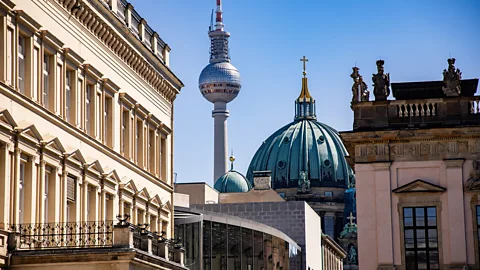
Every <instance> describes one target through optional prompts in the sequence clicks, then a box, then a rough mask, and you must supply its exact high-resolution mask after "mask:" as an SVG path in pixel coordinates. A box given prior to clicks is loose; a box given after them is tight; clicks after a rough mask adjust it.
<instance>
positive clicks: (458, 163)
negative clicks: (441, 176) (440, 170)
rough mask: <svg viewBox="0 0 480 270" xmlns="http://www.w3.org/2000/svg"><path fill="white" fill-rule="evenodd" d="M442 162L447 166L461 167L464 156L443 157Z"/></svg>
mask: <svg viewBox="0 0 480 270" xmlns="http://www.w3.org/2000/svg"><path fill="white" fill-rule="evenodd" d="M443 162H444V163H445V166H447V168H461V167H462V166H463V163H464V162H465V159H464V158H452V159H444V160H443Z"/></svg>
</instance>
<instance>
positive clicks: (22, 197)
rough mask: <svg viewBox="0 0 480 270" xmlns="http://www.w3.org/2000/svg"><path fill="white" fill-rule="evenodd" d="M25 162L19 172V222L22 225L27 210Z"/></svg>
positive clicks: (21, 163)
mask: <svg viewBox="0 0 480 270" xmlns="http://www.w3.org/2000/svg"><path fill="white" fill-rule="evenodd" d="M25 166H26V164H25V162H23V161H22V162H20V172H19V178H20V183H19V184H18V189H19V191H18V193H19V194H18V197H19V202H18V217H19V219H18V222H19V223H20V224H22V223H23V215H24V212H25V211H24V209H25V202H24V201H25Z"/></svg>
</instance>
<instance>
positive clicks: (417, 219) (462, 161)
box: [341, 59, 480, 270]
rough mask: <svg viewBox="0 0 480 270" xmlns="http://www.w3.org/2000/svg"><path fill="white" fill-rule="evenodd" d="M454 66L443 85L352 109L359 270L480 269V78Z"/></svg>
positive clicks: (413, 87) (407, 86)
mask: <svg viewBox="0 0 480 270" xmlns="http://www.w3.org/2000/svg"><path fill="white" fill-rule="evenodd" d="M379 62H380V61H378V62H377V65H378V64H379ZM381 62H382V63H381V65H383V61H381ZM448 62H449V64H450V66H449V69H448V70H446V71H444V81H443V82H442V81H433V82H408V83H392V84H391V87H392V92H393V95H394V98H395V100H381V97H379V96H378V93H379V92H377V93H376V94H375V95H376V100H375V101H366V100H362V101H354V102H353V103H352V110H353V111H354V125H353V131H349V132H343V133H341V136H342V139H343V140H344V142H345V144H346V146H347V148H348V149H349V152H350V153H351V154H352V162H353V163H354V164H355V176H356V189H357V190H356V191H357V219H358V220H357V221H358V223H357V224H358V251H359V255H358V258H359V268H360V269H385V270H386V269H403V270H410V269H413V270H415V269H480V267H479V265H480V264H479V259H480V257H479V254H480V251H479V241H478V240H479V239H480V234H479V226H480V224H479V221H480V197H479V191H480V189H479V187H480V177H479V175H480V171H479V169H480V166H479V165H478V164H479V163H478V160H479V158H480V148H479V146H480V127H479V124H480V118H478V109H477V108H478V96H475V93H476V91H477V85H478V79H472V80H460V79H461V77H460V76H456V75H455V74H457V75H458V72H459V71H458V69H457V70H455V68H454V66H453V64H454V63H455V59H453V61H452V59H449V61H448ZM452 62H453V64H452ZM379 71H380V70H379ZM379 74H381V73H380V72H379ZM382 74H383V67H382ZM374 76H377V75H374ZM374 78H375V77H374ZM383 78H385V77H383ZM387 78H388V76H387ZM378 84H379V83H378V81H377V82H376V85H378ZM384 85H387V86H388V87H389V81H388V83H387V84H384ZM452 85H454V86H455V87H453V90H454V91H450V90H452V89H451V88H452ZM457 86H458V87H457ZM375 87H377V86H375ZM377 90H378V88H376V89H375V90H374V91H377ZM449 91H450V92H449ZM452 92H453V94H452ZM387 93H388V92H387ZM387 96H388V94H387ZM379 99H380V100H379Z"/></svg>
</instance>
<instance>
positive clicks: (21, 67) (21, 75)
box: [18, 36, 26, 94]
mask: <svg viewBox="0 0 480 270" xmlns="http://www.w3.org/2000/svg"><path fill="white" fill-rule="evenodd" d="M25 49H26V48H25V38H24V37H22V36H18V90H19V91H20V93H22V94H25V60H26V59H25Z"/></svg>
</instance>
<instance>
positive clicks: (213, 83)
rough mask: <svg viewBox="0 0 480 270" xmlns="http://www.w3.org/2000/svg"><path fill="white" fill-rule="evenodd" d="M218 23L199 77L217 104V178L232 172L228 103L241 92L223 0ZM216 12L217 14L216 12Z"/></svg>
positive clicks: (204, 90) (211, 30)
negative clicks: (208, 60)
mask: <svg viewBox="0 0 480 270" xmlns="http://www.w3.org/2000/svg"><path fill="white" fill-rule="evenodd" d="M215 14H216V18H215V25H213V18H212V23H211V25H210V28H209V31H208V36H209V38H210V63H209V64H208V65H207V66H206V67H205V68H204V69H203V70H202V72H201V73H200V76H199V78H198V88H199V89H200V93H202V95H203V97H204V98H205V99H206V100H208V101H210V102H212V103H213V111H212V117H213V118H214V166H213V167H214V168H213V178H214V181H216V180H217V179H219V178H220V176H222V175H224V174H225V173H226V172H227V171H228V164H227V149H228V143H227V118H228V116H229V111H228V110H227V103H229V102H231V101H232V100H234V99H235V98H236V97H237V95H238V93H239V92H240V88H241V87H242V85H241V80H240V73H239V72H238V70H237V69H236V68H235V67H234V66H233V65H232V64H231V63H230V53H229V49H228V38H229V37H230V33H228V32H226V31H224V29H223V26H224V25H223V18H222V14H223V12H222V1H221V0H217V10H216V12H215ZM212 15H213V14H212Z"/></svg>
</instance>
